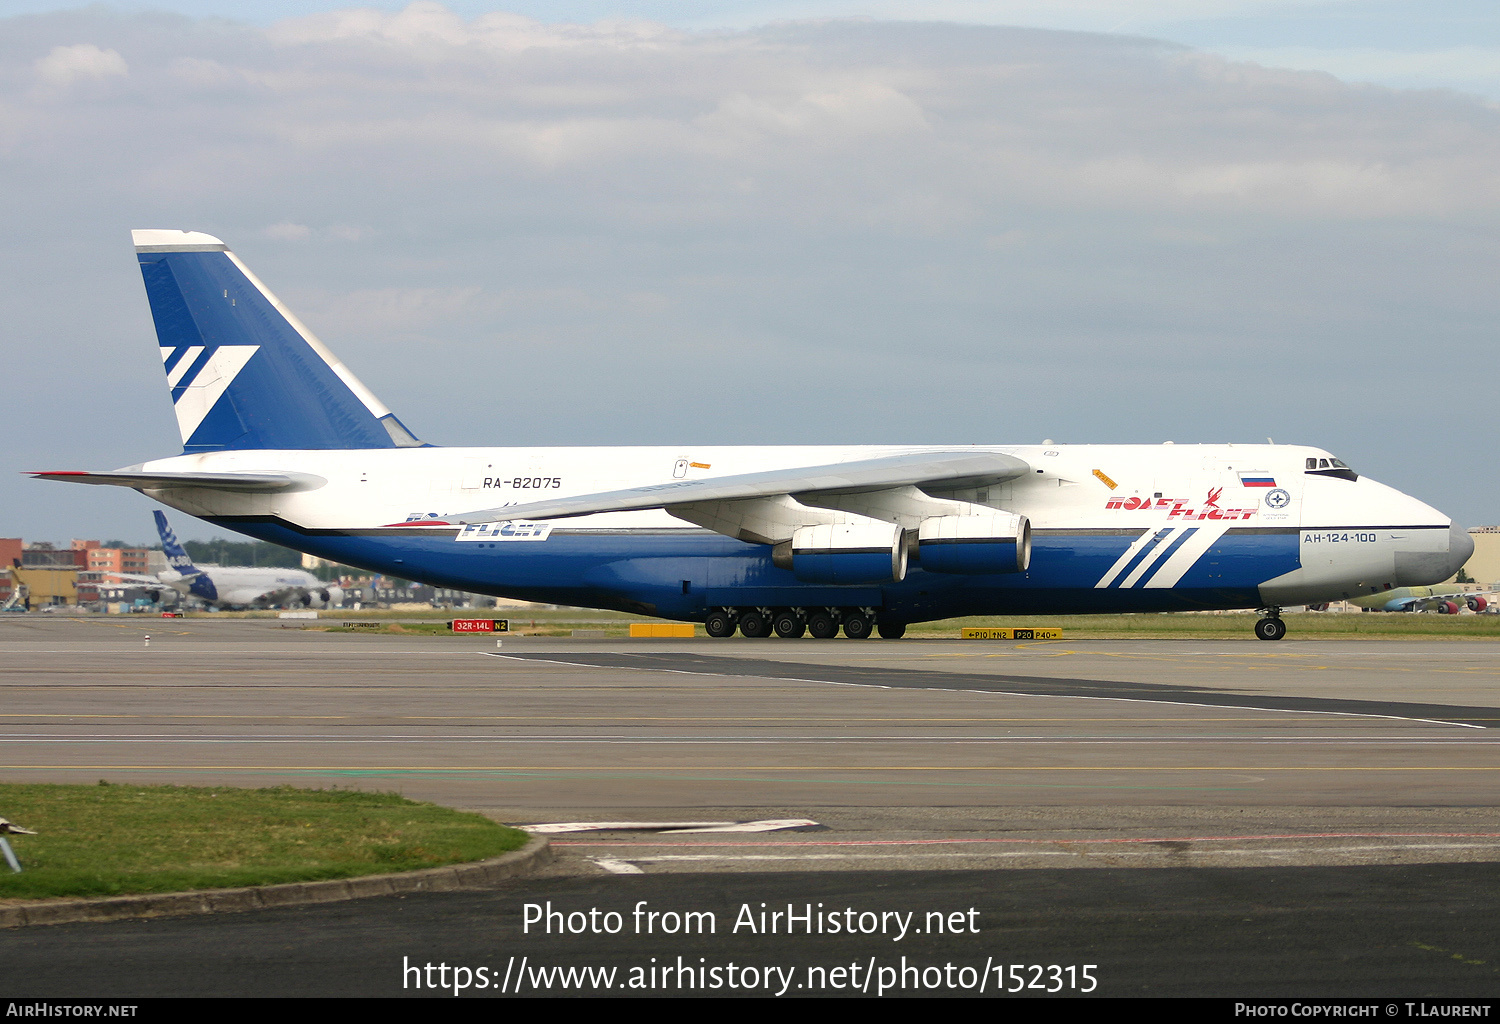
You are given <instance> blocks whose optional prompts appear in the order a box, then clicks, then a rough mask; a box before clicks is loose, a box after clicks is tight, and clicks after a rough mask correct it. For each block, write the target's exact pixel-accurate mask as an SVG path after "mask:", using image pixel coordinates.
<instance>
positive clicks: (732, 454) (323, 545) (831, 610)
mask: <svg viewBox="0 0 1500 1024" xmlns="http://www.w3.org/2000/svg"><path fill="white" fill-rule="evenodd" d="M135 242H136V248H137V252H138V254H139V259H140V262H141V268H142V273H143V275H144V277H145V281H146V290H147V295H148V297H149V298H150V301H151V307H152V314H153V316H154V318H155V322H156V329H157V335H158V339H159V341H160V350H161V358H162V363H163V366H164V367H165V369H166V374H167V380H168V383H169V385H170V386H171V389H172V397H173V402H174V405H175V409H176V412H177V418H178V424H179V427H180V428H181V431H182V435H183V445H184V453H183V454H182V455H178V456H174V457H172V458H166V459H159V460H155V461H152V462H147V463H144V464H142V465H139V466H132V467H129V468H127V469H123V470H116V471H113V472H107V473H98V472H77V471H74V472H54V473H45V474H40V475H43V476H46V477H48V478H51V479H58V480H70V481H74V482H79V483H98V484H117V485H123V486H129V487H134V488H136V489H137V490H140V491H141V492H143V493H145V494H147V495H149V496H150V497H152V498H155V499H156V500H158V501H161V502H162V503H164V504H167V505H170V506H172V507H174V508H177V509H181V510H182V511H184V512H188V513H190V514H192V515H195V516H199V517H201V518H203V519H206V520H208V521H210V522H213V523H216V524H218V525H221V526H225V527H229V528H231V529H234V530H237V531H239V532H241V533H245V534H248V535H250V536H252V537H258V538H261V539H264V540H268V541H273V542H275V543H278V544H284V545H286V546H288V547H291V548H296V549H298V550H301V551H306V552H310V553H312V554H315V555H318V556H320V557H323V558H329V559H334V560H336V561H339V562H343V563H346V564H349V565H356V566H361V567H364V568H367V569H371V570H375V571H378V572H382V573H387V574H390V575H394V576H399V577H401V578H404V579H412V580H420V581H422V582H425V583H430V584H433V585H435V586H442V587H451V588H456V589H460V590H469V591H474V592H478V593H483V594H493V595H496V596H503V597H510V598H519V599H524V600H531V601H541V602H547V603H552V604H566V605H578V606H584V607H593V608H613V609H619V610H624V611H634V612H643V613H647V614H652V615H657V616H661V617H664V618H670V619H680V620H685V621H700V622H704V623H705V625H706V627H707V630H708V632H709V633H710V634H711V635H716V636H727V635H729V634H730V633H732V632H734V631H735V629H738V630H739V631H740V632H742V633H744V634H745V635H747V636H766V635H769V634H771V633H773V632H774V633H776V634H778V635H782V636H802V635H803V634H804V633H805V632H809V631H810V632H811V633H812V635H814V636H823V637H826V636H832V635H834V634H835V633H836V632H837V631H838V630H839V629H840V628H842V630H843V631H844V632H845V634H846V635H848V636H851V637H862V636H867V635H869V634H870V633H871V632H872V631H878V632H879V633H880V634H881V635H882V636H887V637H898V636H900V635H901V633H902V632H903V631H904V629H905V627H906V625H907V624H909V623H913V622H921V621H927V620H932V619H940V618H949V617H953V616H958V615H988V614H1018V613H1026V614H1036V613H1048V614H1050V613H1064V612H1158V611H1184V610H1197V609H1216V608H1256V609H1261V610H1262V611H1263V617H1262V618H1261V619H1260V621H1259V622H1258V623H1257V626H1256V633H1257V635H1258V636H1261V637H1262V638H1264V639H1279V638H1280V637H1281V636H1282V635H1284V633H1285V626H1284V625H1283V624H1282V621H1281V619H1280V617H1279V612H1280V608H1281V607H1282V606H1285V605H1295V604H1308V603H1320V602H1326V601H1332V600H1338V599H1341V598H1346V597H1355V596H1359V595H1362V594H1370V593H1376V592H1379V591H1382V590H1389V589H1391V588H1393V587H1398V586H1418V585H1427V584H1433V583H1439V582H1442V581H1443V580H1446V579H1448V578H1449V577H1450V576H1452V575H1453V573H1454V572H1456V571H1457V569H1458V568H1459V567H1461V566H1462V565H1463V564H1464V562H1465V561H1466V560H1467V559H1468V557H1469V555H1470V554H1471V553H1472V551H1473V541H1472V539H1471V538H1470V537H1469V536H1468V534H1467V533H1466V532H1465V531H1464V530H1462V529H1461V528H1459V527H1458V526H1457V525H1455V524H1454V523H1453V522H1452V521H1451V520H1450V519H1449V518H1448V517H1447V516H1445V515H1443V514H1442V513H1440V512H1438V511H1437V510H1436V509H1433V508H1432V507H1430V506H1428V505H1426V504H1424V503H1422V502H1421V501H1418V500H1417V499H1415V498H1412V497H1410V496H1408V495H1406V494H1403V493H1401V492H1399V491H1396V490H1394V489H1392V488H1390V487H1387V486H1385V485H1384V484H1380V483H1377V482H1376V481H1374V480H1371V479H1369V478H1368V477H1364V476H1360V475H1359V474H1357V473H1355V472H1354V471H1353V470H1351V469H1350V468H1349V467H1347V466H1345V465H1344V464H1343V463H1342V462H1340V461H1339V460H1338V459H1336V458H1334V457H1333V456H1332V455H1331V454H1330V453H1329V452H1326V451H1323V450H1322V449H1318V448H1310V447H1304V446H1300V445H1231V444H1202V445H1200V444H1170V443H1169V444H1162V445H1054V444H1042V445H994V446H990V445H974V446H953V445H899V446H898V445H857V446H856V445H849V446H842V445H828V446H816V447H765V446H755V447H749V446H745V447H739V446H735V447H720V446H708V445H693V444H685V445H678V446H673V447H600V448H445V447H436V446H432V445H427V444H424V443H422V442H421V441H419V440H417V439H416V438H415V437H414V436H413V435H412V434H411V433H410V432H409V431H408V430H407V429H406V428H405V427H404V426H403V425H402V424H401V423H400V421H399V420H397V419H396V417H395V416H394V415H392V414H391V412H390V410H389V409H387V408H386V407H385V406H384V405H383V404H381V403H380V401H379V400H378V399H376V398H375V396H374V395H373V394H371V393H370V391H369V389H367V388H366V387H364V385H363V384H361V383H360V382H359V381H358V380H357V379H356V378H355V377H354V376H353V374H352V373H350V372H349V370H348V369H347V368H346V367H345V366H344V365H343V364H342V363H341V362H339V360H338V359H337V358H336V357H334V356H333V354H332V353H331V352H329V351H328V350H327V349H326V348H325V347H324V346H323V345H322V344H321V343H320V342H319V341H318V339H317V338H316V337H314V336H313V335H312V334H311V332H309V331H308V330H307V328H306V327H305V326H303V325H302V324H301V322H300V321H298V320H297V319H296V317H295V316H293V315H292V314H291V313H290V312H289V311H288V310H287V309H286V308H285V307H284V306H282V304H281V303H280V302H279V301H278V300H277V299H276V298H275V297H274V296H273V295H272V294H271V293H270V292H269V290H267V289H266V288H265V286H264V285H263V284H261V283H260V281H259V280H257V279H256V278H255V276H254V275H253V274H251V273H250V272H249V270H248V269H247V268H245V266H244V264H243V263H241V262H240V261H239V260H238V258H237V257H235V256H234V255H233V254H232V253H230V252H229V251H228V250H227V248H226V247H225V246H224V244H223V243H222V242H220V241H219V240H218V239H216V238H212V237H211V236H208V235H203V234H198V233H195V232H180V231H138V232H135Z"/></svg>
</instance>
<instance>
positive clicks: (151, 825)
mask: <svg viewBox="0 0 1500 1024" xmlns="http://www.w3.org/2000/svg"><path fill="white" fill-rule="evenodd" d="M0 817H6V818H9V819H10V820H11V821H13V822H15V823H16V824H17V825H21V826H23V827H25V828H32V829H36V830H37V833H38V834H37V835H34V836H20V835H17V836H10V837H8V838H9V840H10V845H11V848H12V849H14V850H15V851H16V855H17V856H18V857H19V858H20V861H21V866H22V868H23V871H22V872H21V873H20V874H15V873H14V872H12V871H11V870H10V869H9V868H8V867H6V866H5V864H4V862H3V861H0V899H7V898H41V897H57V896H71V897H77V896H119V895H125V894H129V893H149V892H178V891H183V890H188V889H210V888H220V887H226V886H247V885H274V884H276V883H280V882H303V881H310V880H314V879H325V878H353V877H356V876H358V875H371V874H385V873H387V872H393V871H410V870H414V869H417V868H430V867H439V866H441V865H444V864H457V863H462V862H465V861H475V860H484V859H486V858H488V857H496V856H499V855H500V854H502V853H505V852H506V851H508V850H514V849H518V848H519V847H521V846H522V845H524V844H525V842H526V839H527V836H526V833H524V832H521V831H519V830H518V829H513V828H507V827H506V826H504V825H499V824H496V823H495V822H493V821H490V820H489V819H488V818H485V817H483V816H482V815H478V814H468V813H464V812H460V811H455V810H452V809H450V808H447V807H439V806H437V805H436V804H425V803H417V802H416V801H413V800H407V799H406V798H405V797H401V796H397V795H395V794H393V793H363V792H357V791H353V790H307V789H294V788H292V787H290V786H280V787H277V788H274V789H234V788H230V787H206V788H205V787H190V786H130V785H108V784H104V783H102V782H101V783H100V784H98V785H93V786H57V785H42V784H35V785H31V784H14V785H3V784H0Z"/></svg>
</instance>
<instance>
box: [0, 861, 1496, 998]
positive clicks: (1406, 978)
mask: <svg viewBox="0 0 1500 1024" xmlns="http://www.w3.org/2000/svg"><path fill="white" fill-rule="evenodd" d="M1497 895H1500V894H1497V891H1496V873H1495V871H1494V870H1493V868H1492V866H1491V865H1476V864H1441V865H1408V866H1398V867H1345V868H1252V869H1219V868H1176V869H1171V868H1168V869H1157V868H1149V869H1144V870H1128V869H1109V868H1106V869H1101V870H1098V871H1068V870H1020V871H941V872H934V871H904V872H884V871H858V872H814V873H778V874H755V873H751V874H698V875H681V876H665V875H640V876H635V877H630V878H624V877H595V878H554V879H543V880H532V881H529V882H523V883H517V884H514V885H508V886H506V887H503V888H500V889H496V890H490V891H485V892H467V893H431V894H424V895H409V896H405V897H379V898H375V899H369V900H360V901H356V902H352V903H341V904H324V905H320V906H314V907H305V908H299V909H296V910H268V911H260V912H257V913H253V914H228V915H221V916H217V917H201V918H172V919H163V920H155V921H122V922H115V923H112V924H108V925H57V926H53V927H48V928H30V929H25V930H23V931H21V932H18V933H12V934H8V935H5V936H4V937H3V943H4V954H5V955H4V957H3V958H0V990H3V992H4V993H5V994H6V995H8V996H11V997H16V998H35V997H44V996H68V997H73V998H80V997H83V998H86V997H89V996H108V997H116V998H129V997H143V996H256V997H258V996H381V997H385V996H428V997H436V998H443V999H451V998H452V997H453V995H454V994H455V992H454V991H453V989H454V988H455V987H456V986H457V985H458V984H459V983H460V982H461V981H466V982H467V983H468V984H469V986H470V987H468V988H467V989H463V990H461V991H460V992H459V993H457V994H462V995H465V996H470V997H475V998H511V997H514V996H516V995H517V994H519V995H522V996H530V995H543V994H545V995H554V996H563V995H601V994H610V995H627V996H628V995H656V996H660V995H677V994H684V995H703V994H708V995H728V996H740V997H743V996H751V995H755V996H762V997H768V998H769V997H774V996H776V995H778V994H780V995H781V997H782V998H792V997H799V996H808V995H835V996H849V995H862V996H869V997H873V996H876V995H881V994H883V995H884V996H885V997H887V998H891V997H898V996H913V995H918V996H926V997H931V996H936V995H948V996H976V995H981V994H983V995H988V996H994V995H998V994H999V993H997V992H996V987H997V986H1000V987H1003V988H1005V989H1008V990H1009V989H1015V988H1021V992H1020V994H1021V995H1034V996H1044V995H1046V994H1047V993H1046V989H1047V988H1055V990H1056V991H1055V995H1056V996H1058V997H1062V996H1078V995H1082V994H1083V990H1084V989H1085V988H1087V987H1091V988H1092V989H1093V991H1092V993H1091V994H1094V995H1098V996H1105V997H1110V996H1217V997H1234V998H1247V997H1278V996H1280V997H1287V996H1292V997H1301V998H1308V997H1316V996H1360V997H1366V998H1370V997H1388V998H1393V999H1409V998H1418V997H1440V998H1444V999H1453V998H1459V997H1493V996H1495V994H1496V993H1497V991H1500V930H1497V929H1496V927H1495V924H1494V919H1495V913H1496V910H1497V909H1500V906H1497V899H1496V897H1497ZM642 901H644V903H642ZM788 902H792V903H793V904H794V906H793V912H794V913H796V914H799V915H800V914H806V913H808V908H809V907H810V908H811V911H812V913H813V914H815V915H817V917H816V918H815V919H816V920H817V921H819V922H820V923H821V924H822V925H824V926H825V927H826V926H827V924H828V922H829V920H830V919H832V918H837V919H838V920H840V921H849V920H852V921H853V923H854V927H855V929H856V934H855V935H853V936H849V935H843V934H840V935H831V934H828V933H827V932H826V931H825V933H824V934H817V933H816V931H815V932H814V933H813V934H810V935H809V934H806V932H805V930H804V929H803V926H802V925H801V923H800V922H796V923H794V925H793V927H794V928H795V929H796V930H795V932H794V934H790V935H788V934H787V933H786V930H785V926H784V922H785V918H782V919H781V920H778V921H776V922H775V924H776V926H777V931H776V933H775V934H770V933H769V926H770V924H771V921H770V919H769V918H767V919H766V922H767V930H766V931H764V932H763V931H761V928H760V921H761V919H760V917H759V915H760V914H761V912H762V909H764V910H766V911H767V912H770V911H775V910H782V911H784V910H785V909H786V904H787V903H788ZM527 904H532V905H534V907H535V908H536V909H534V910H533V911H532V912H531V914H530V915H529V916H530V917H531V918H532V919H534V921H535V923H534V924H531V925H530V928H529V930H527V928H526V923H527V920H528V913H527V910H526V905H527ZM762 904H766V907H765V908H762V906H761V905H762ZM638 906H639V907H640V908H641V910H642V916H641V917H640V918H639V919H638V918H636V916H635V913H634V911H635V910H636V908H637V907H638ZM549 908H550V909H551V910H552V911H553V912H555V913H556V914H558V915H559V916H558V917H557V918H554V919H553V921H554V925H553V927H554V931H553V934H551V935H547V934H546V933H545V930H544V929H545V926H546V921H547V917H546V912H547V910H548V909H549ZM590 910H597V911H598V912H599V913H598V915H596V917H595V920H597V921H598V925H597V928H598V931H597V932H593V931H590V930H589V929H590V928H591V926H590V925H589V924H588V921H587V914H588V912H589V911H590ZM611 911H613V912H615V913H617V914H618V915H619V919H618V921H617V922H616V921H611V920H610V919H609V918H608V917H607V916H606V915H607V914H608V913H609V912H611ZM848 911H853V917H852V918H851V917H850V916H849V915H848V913H847V912H848ZM971 911H972V912H973V913H972V914H971V913H970V912H971ZM686 912H695V913H698V914H704V913H710V914H712V915H713V927H714V931H713V933H712V934H709V933H708V932H707V928H708V925H707V919H706V918H704V917H698V918H695V919H693V923H694V925H695V926H696V927H695V930H694V931H692V932H690V933H683V932H682V931H681V929H682V928H683V927H684V924H683V923H682V922H681V921H675V920H673V919H672V918H671V917H670V915H671V914H673V913H675V914H678V915H682V914H684V913H686ZM651 913H656V914H658V915H660V916H658V917H656V918H654V919H653V918H650V917H649V916H648V915H650V914H651ZM746 913H748V915H749V916H748V917H743V916H742V915H745V914H746ZM573 914H577V915H578V916H576V917H573V918H572V921H573V923H574V924H575V925H577V926H578V927H580V928H582V929H584V930H583V931H582V933H580V934H559V932H560V931H561V930H562V929H564V928H567V927H568V922H569V916H568V915H573ZM907 914H910V915H912V916H911V917H909V918H908V917H904V915H907ZM864 915H870V916H864ZM894 915H902V917H896V916H894ZM929 915H934V916H932V917H929ZM939 919H940V920H941V921H942V923H943V931H942V932H941V933H938V932H937V928H936V926H937V921H938V920H939ZM902 920H905V922H906V924H907V928H908V930H907V932H906V934H905V935H904V936H903V935H902V934H901V932H900V927H901V923H902ZM637 922H639V924H637ZM737 922H738V923H740V925H741V927H740V929H739V931H738V932H736V931H735V926H736V923H737ZM747 922H748V923H749V924H753V925H754V926H755V930H754V931H752V930H750V929H749V928H747V927H745V924H746V923H747ZM610 925H617V926H618V928H619V933H618V934H614V935H611V934H606V933H604V932H603V929H604V928H606V927H608V926H610ZM674 926H675V927H677V928H678V929H679V931H678V934H664V933H663V929H664V928H666V927H674ZM950 926H953V928H954V930H952V931H950V930H949V928H950ZM637 928H639V929H640V930H639V932H638V931H637ZM861 928H867V929H868V931H867V932H860V931H859V929H861ZM523 958H524V961H523ZM903 958H904V959H903ZM428 964H431V965H432V966H433V968H434V970H433V971H431V972H429V971H427V970H426V967H427V965H428ZM1013 964H1014V965H1020V966H1021V967H1022V969H1021V971H1020V972H1019V978H1018V976H1017V973H1016V972H1013V971H1012V970H1011V967H1010V965H1013ZM679 965H681V966H684V967H686V968H687V971H686V972H682V973H679V972H678V970H677V968H678V967H679ZM731 965H733V966H734V967H735V969H736V973H735V974H734V975H733V976H731V975H730V974H728V973H727V969H728V968H729V967H730V966H731ZM950 965H951V967H950ZM1053 965H1056V966H1057V967H1058V970H1057V971H1056V972H1055V973H1054V972H1053V971H1052V970H1051V968H1052V966H1053ZM455 967H462V968H466V969H467V970H468V972H469V973H468V975H467V976H465V975H463V974H461V973H455V972H454V971H453V968H455ZM481 967H483V968H486V973H485V974H480V973H479V972H478V968H481ZM663 967H668V968H671V970H670V971H669V972H667V973H665V974H663V972H662V968H663ZM997 967H998V968H999V973H997ZM406 968H412V970H409V971H408V970H406ZM443 968H447V970H446V971H444V970H443ZM556 968H563V969H564V970H568V969H571V970H574V971H584V970H587V971H591V972H593V973H592V974H591V975H589V974H585V975H584V976H582V977H579V976H578V975H577V974H574V975H573V977H572V978H571V979H569V977H568V976H567V975H561V976H559V974H558V973H557V972H556V971H555V969H556ZM699 968H702V969H703V970H704V973H703V974H697V973H696V970H697V969H699ZM714 968H717V969H718V974H717V975H715V974H711V973H708V972H709V971H710V970H711V969H714ZM747 968H748V969H750V973H747V971H746V969H747ZM772 968H774V969H775V970H774V972H773V971H772V970H770V969H772ZM1068 968H1073V969H1074V970H1073V971H1071V972H1069V971H1068ZM1085 968H1088V971H1087V974H1085V973H1084V971H1085ZM611 969H613V974H608V973H604V974H602V976H601V973H600V972H601V971H603V972H608V971H610V970H611ZM840 969H841V970H840ZM507 971H509V977H510V980H509V982H506V980H505V979H506V975H507ZM981 975H982V976H983V977H984V979H985V982H986V988H985V989H984V990H983V992H981V990H980V989H979V987H978V986H979V984H980V977H981ZM1090 977H1091V978H1092V979H1094V981H1095V982H1096V985H1094V986H1090V985H1089V982H1088V981H1087V980H1086V979H1087V978H1090ZM867 978H868V979H869V983H870V984H869V988H868V989H866V988H864V987H863V986H864V985H865V983H866V979H867ZM570 980H571V983H570ZM713 981H717V982H718V984H719V986H720V987H718V988H712V987H710V985H709V983H711V982H713ZM445 983H446V985H447V988H446V989H445V988H444V987H443V986H444V984H445ZM481 984H483V985H484V986H485V987H483V988H481V987H479V986H480V985H481ZM1036 984H1040V985H1041V987H1040V988H1031V987H1030V986H1032V985H1036ZM429 985H432V986H435V987H428V986H429ZM502 985H504V988H503V989H502ZM840 985H842V986H843V987H838V986H840ZM633 986H634V987H633ZM1022 986H1026V987H1024V988H1023V987H1022ZM517 987H519V988H520V991H519V993H518V992H517ZM882 988H884V989H885V991H884V992H882V991H881V990H882ZM1015 995H1016V994H1015V993H1008V995H1007V997H1008V998H1009V997H1014V996H1015ZM1228 1015H1229V1014H1228V1013H1227V1012H1226V1013H1225V1016H1226V1017H1227V1016H1228Z"/></svg>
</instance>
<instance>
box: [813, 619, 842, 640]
mask: <svg viewBox="0 0 1500 1024" xmlns="http://www.w3.org/2000/svg"><path fill="white" fill-rule="evenodd" d="M807 630H808V632H809V633H811V634H812V635H813V639H814V640H831V639H833V638H834V637H836V636H838V635H839V624H838V620H837V619H835V618H834V617H833V616H832V615H829V614H828V613H827V612H816V613H814V614H813V615H812V616H811V617H809V618H808V620H807Z"/></svg>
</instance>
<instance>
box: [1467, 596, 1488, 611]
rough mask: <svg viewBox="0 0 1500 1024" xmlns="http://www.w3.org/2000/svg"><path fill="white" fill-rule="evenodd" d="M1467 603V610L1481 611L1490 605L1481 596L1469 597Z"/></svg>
mask: <svg viewBox="0 0 1500 1024" xmlns="http://www.w3.org/2000/svg"><path fill="white" fill-rule="evenodd" d="M1468 604H1469V611H1471V612H1483V611H1484V610H1485V609H1486V608H1488V607H1489V606H1490V603H1489V602H1488V601H1486V600H1485V599H1484V598H1482V597H1471V598H1469V602H1468Z"/></svg>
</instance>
